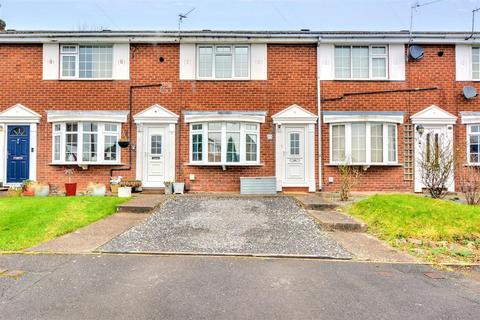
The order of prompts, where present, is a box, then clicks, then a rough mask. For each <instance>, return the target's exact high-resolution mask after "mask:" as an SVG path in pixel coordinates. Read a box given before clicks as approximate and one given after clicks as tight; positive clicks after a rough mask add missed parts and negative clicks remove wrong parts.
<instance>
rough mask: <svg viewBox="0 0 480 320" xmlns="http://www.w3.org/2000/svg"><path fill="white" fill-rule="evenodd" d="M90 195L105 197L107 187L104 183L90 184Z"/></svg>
mask: <svg viewBox="0 0 480 320" xmlns="http://www.w3.org/2000/svg"><path fill="white" fill-rule="evenodd" d="M87 190H88V193H89V194H90V195H92V196H94V197H103V196H105V193H106V192H107V187H105V185H104V184H103V183H91V182H90V183H89V184H88V188H87Z"/></svg>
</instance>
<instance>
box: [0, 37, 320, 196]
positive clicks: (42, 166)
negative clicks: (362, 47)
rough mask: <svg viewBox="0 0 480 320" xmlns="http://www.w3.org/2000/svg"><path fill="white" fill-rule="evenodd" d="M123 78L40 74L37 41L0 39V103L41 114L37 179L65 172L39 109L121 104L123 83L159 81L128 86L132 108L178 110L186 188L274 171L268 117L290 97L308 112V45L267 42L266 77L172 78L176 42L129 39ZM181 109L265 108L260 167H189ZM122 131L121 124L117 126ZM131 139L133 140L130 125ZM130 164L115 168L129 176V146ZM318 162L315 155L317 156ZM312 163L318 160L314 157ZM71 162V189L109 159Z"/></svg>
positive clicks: (60, 178)
mask: <svg viewBox="0 0 480 320" xmlns="http://www.w3.org/2000/svg"><path fill="white" fill-rule="evenodd" d="M160 57H163V58H164V62H160V59H159V58H160ZM130 72H131V80H130V81H43V80H42V46H41V45H0V88H1V94H0V110H4V109H6V108H8V107H10V106H12V105H14V104H17V103H21V104H23V105H25V106H26V107H28V108H30V109H32V110H34V111H36V112H38V113H40V114H41V115H42V120H41V123H40V125H39V127H38V161H37V180H38V181H40V182H48V183H51V184H53V185H54V186H57V187H59V188H60V190H62V189H63V184H64V183H65V182H67V180H68V179H67V177H66V176H65V175H64V174H63V170H64V169H65V167H64V166H53V165H50V162H51V160H52V159H51V154H52V135H51V134H52V132H51V131H52V128H51V125H50V124H48V123H47V122H46V113H45V110H54V109H57V110H128V103H129V94H128V91H129V86H130V85H139V84H150V83H160V82H161V83H164V84H166V86H165V88H167V89H159V88H144V89H136V90H135V93H134V96H133V114H136V113H138V112H140V111H142V110H144V109H146V108H148V107H149V106H151V105H153V104H155V103H158V104H160V105H162V106H163V107H165V108H167V109H169V110H171V111H173V112H175V113H177V114H178V115H181V118H180V121H179V124H178V125H177V138H176V139H177V149H176V150H177V154H176V166H177V168H176V173H177V179H178V180H184V179H185V178H188V176H189V174H190V173H194V174H195V175H196V179H195V181H194V182H192V183H191V184H190V185H191V189H192V190H202V191H237V190H239V184H240V182H239V178H240V177H241V176H272V175H275V163H274V161H275V160H274V159H275V152H274V140H275V138H274V139H273V140H267V134H269V133H274V129H273V126H272V122H271V118H270V117H271V116H272V115H273V114H275V113H276V112H279V111H281V110H283V109H284V108H286V107H288V106H290V105H292V104H294V103H296V104H298V105H300V106H302V107H304V108H306V109H307V110H309V111H311V112H313V113H316V110H317V105H316V82H315V79H316V46H315V45H269V46H268V80H267V81H179V47H178V45H174V44H172V45H164V44H161V45H147V44H135V45H132V47H131V66H130ZM183 110H256V111H267V112H268V115H267V117H266V123H265V124H262V125H261V137H260V143H261V154H260V160H261V162H262V166H258V167H227V169H226V171H223V170H222V168H221V167H191V166H187V165H186V163H187V162H188V159H189V154H188V152H189V151H188V150H189V149H188V126H187V125H185V123H184V122H183V115H182V111H183ZM122 131H123V132H125V133H127V132H128V123H127V124H125V125H123V126H122ZM132 141H136V136H135V128H134V130H133V137H132ZM132 156H133V158H132V165H133V168H132V170H131V171H124V172H118V173H115V175H123V176H130V177H134V176H135V152H132ZM128 160H129V159H128V152H127V151H126V150H123V151H122V163H125V164H128ZM317 161H318V159H317ZM317 167H318V164H317ZM74 168H76V171H75V175H74V177H73V178H72V180H73V181H75V182H78V183H79V190H80V191H82V190H84V189H85V187H86V185H87V184H88V182H104V183H107V182H108V179H109V170H110V169H111V168H112V166H100V165H97V166H90V167H89V168H88V170H81V169H80V168H78V167H76V166H75V167H74Z"/></svg>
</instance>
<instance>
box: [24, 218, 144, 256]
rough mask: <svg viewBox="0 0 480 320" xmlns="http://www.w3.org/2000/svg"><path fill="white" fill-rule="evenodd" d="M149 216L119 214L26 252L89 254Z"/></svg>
mask: <svg viewBox="0 0 480 320" xmlns="http://www.w3.org/2000/svg"><path fill="white" fill-rule="evenodd" d="M149 216H150V215H149V214H140V213H125V212H119V213H116V214H113V215H111V216H108V217H107V218H105V219H103V220H99V221H97V222H94V223H92V224H90V225H88V226H86V227H83V228H81V229H78V230H77V231H74V232H72V233H68V234H66V235H63V236H61V237H58V238H55V239H53V240H50V241H47V242H44V243H42V244H40V245H38V246H36V247H33V248H30V249H27V250H26V251H29V252H55V253H89V252H92V251H93V250H95V249H96V248H98V247H100V246H101V245H103V244H104V243H106V242H107V241H109V240H111V239H112V238H114V237H115V236H117V235H119V234H121V233H122V232H124V231H126V230H128V229H130V228H131V227H133V226H134V225H136V224H138V223H140V222H142V221H143V220H145V219H146V218H147V217H149Z"/></svg>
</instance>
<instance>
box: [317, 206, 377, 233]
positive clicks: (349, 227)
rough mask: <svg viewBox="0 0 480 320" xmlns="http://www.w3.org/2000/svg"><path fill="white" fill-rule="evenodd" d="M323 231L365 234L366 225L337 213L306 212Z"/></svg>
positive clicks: (330, 211) (324, 211)
mask: <svg viewBox="0 0 480 320" xmlns="http://www.w3.org/2000/svg"><path fill="white" fill-rule="evenodd" d="M308 213H310V214H311V215H312V216H313V217H314V218H315V219H316V220H317V221H318V222H319V223H320V224H321V225H322V227H323V228H324V229H325V230H328V231H334V230H340V231H350V232H365V231H367V228H368V226H367V224H366V223H365V222H363V221H360V220H358V219H355V218H353V217H351V216H348V215H346V214H343V213H340V212H338V211H332V210H329V211H326V210H323V211H317V210H308Z"/></svg>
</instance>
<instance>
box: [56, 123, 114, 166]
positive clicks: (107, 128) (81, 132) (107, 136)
mask: <svg viewBox="0 0 480 320" xmlns="http://www.w3.org/2000/svg"><path fill="white" fill-rule="evenodd" d="M119 137H120V124H118V123H103V122H58V123H53V148H52V153H53V156H52V160H53V161H52V162H53V163H54V164H119V163H120V152H119V149H118V140H119Z"/></svg>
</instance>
